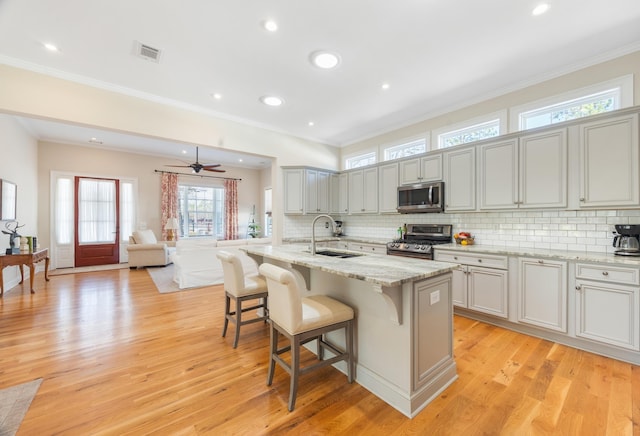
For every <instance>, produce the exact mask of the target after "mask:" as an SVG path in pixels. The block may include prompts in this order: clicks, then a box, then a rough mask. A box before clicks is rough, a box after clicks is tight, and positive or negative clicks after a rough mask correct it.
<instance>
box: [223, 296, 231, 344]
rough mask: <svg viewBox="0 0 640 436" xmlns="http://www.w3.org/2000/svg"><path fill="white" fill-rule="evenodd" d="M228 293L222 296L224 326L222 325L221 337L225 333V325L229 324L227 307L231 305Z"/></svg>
mask: <svg viewBox="0 0 640 436" xmlns="http://www.w3.org/2000/svg"><path fill="white" fill-rule="evenodd" d="M230 302H231V299H230V298H229V295H227V294H225V296H224V326H223V327H222V337H223V338H224V337H225V336H226V335H227V327H228V326H229V309H230V305H231V303H230Z"/></svg>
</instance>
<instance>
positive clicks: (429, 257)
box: [387, 247, 433, 260]
mask: <svg viewBox="0 0 640 436" xmlns="http://www.w3.org/2000/svg"><path fill="white" fill-rule="evenodd" d="M387 254H388V255H389V256H402V257H413V258H415V259H425V260H433V254H432V253H431V251H429V252H428V253H426V252H425V253H414V252H412V251H404V250H394V249H393V248H389V247H387Z"/></svg>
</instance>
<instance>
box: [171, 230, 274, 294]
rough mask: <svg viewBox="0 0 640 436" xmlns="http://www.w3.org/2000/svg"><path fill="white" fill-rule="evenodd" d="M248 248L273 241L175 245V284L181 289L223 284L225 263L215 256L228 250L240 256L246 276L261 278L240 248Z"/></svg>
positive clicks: (193, 241) (200, 241) (199, 241)
mask: <svg viewBox="0 0 640 436" xmlns="http://www.w3.org/2000/svg"><path fill="white" fill-rule="evenodd" d="M249 244H260V245H270V244H271V238H252V239H234V240H224V241H217V240H215V239H200V238H190V239H181V240H179V241H178V242H177V243H176V252H175V253H174V254H173V255H172V256H171V260H172V261H173V265H174V273H173V280H174V281H175V282H176V283H177V284H178V287H179V288H180V289H185V288H193V287H197V286H209V285H218V284H221V283H224V274H223V272H222V263H221V262H220V259H218V258H217V257H216V253H217V252H218V251H220V250H225V251H229V252H232V253H234V254H237V255H238V256H239V257H240V260H241V262H242V267H243V269H244V272H245V274H258V266H257V265H256V263H255V261H254V260H253V259H251V258H250V257H249V256H248V255H247V254H246V253H245V252H244V251H241V250H240V249H239V247H241V246H246V245H249Z"/></svg>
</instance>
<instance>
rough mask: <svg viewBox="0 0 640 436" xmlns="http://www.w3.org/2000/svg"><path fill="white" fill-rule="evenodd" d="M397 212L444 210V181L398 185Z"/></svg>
mask: <svg viewBox="0 0 640 436" xmlns="http://www.w3.org/2000/svg"><path fill="white" fill-rule="evenodd" d="M398 212H400V213H425V212H444V182H433V183H420V184H417V185H407V186H398Z"/></svg>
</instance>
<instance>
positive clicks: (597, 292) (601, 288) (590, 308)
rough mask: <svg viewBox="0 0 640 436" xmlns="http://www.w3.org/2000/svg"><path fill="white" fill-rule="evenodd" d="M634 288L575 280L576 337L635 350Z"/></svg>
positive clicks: (636, 309) (638, 327) (639, 330)
mask: <svg viewBox="0 0 640 436" xmlns="http://www.w3.org/2000/svg"><path fill="white" fill-rule="evenodd" d="M638 292H639V290H638V288H637V287H632V286H623V285H609V284H604V283H597V282H591V281H583V280H576V336H579V337H582V338H587V339H591V340H594V341H598V342H604V343H606V344H611V345H617V346H619V347H622V348H628V349H632V350H636V351H637V350H639V349H640V347H639V341H638V336H639V335H640V323H639V320H638V318H639V313H638V312H639V311H640V308H639V306H638V304H639V302H638Z"/></svg>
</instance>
